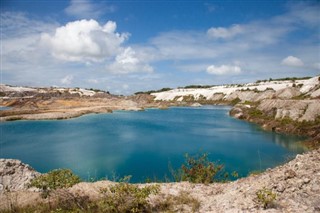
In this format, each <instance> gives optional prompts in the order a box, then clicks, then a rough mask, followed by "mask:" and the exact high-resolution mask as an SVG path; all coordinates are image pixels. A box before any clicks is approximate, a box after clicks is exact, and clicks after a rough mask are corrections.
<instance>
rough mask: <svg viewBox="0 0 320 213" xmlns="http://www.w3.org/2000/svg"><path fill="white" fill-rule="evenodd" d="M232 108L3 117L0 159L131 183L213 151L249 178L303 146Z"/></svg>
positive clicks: (159, 175)
mask: <svg viewBox="0 0 320 213" xmlns="http://www.w3.org/2000/svg"><path fill="white" fill-rule="evenodd" d="M229 110H230V107H225V106H203V107H200V108H192V107H174V108H170V109H169V110H158V109H147V110H145V111H138V112H129V111H115V112H113V113H111V114H90V115H85V116H82V117H79V118H74V119H70V120H57V121H14V122H3V123H1V124H0V127H1V144H0V158H15V159H20V160H22V161H23V162H24V163H27V164H30V165H31V166H32V167H33V168H35V169H36V170H38V171H40V172H48V171H49V170H52V169H57V168H70V169H72V170H73V171H74V172H75V173H76V174H78V175H80V176H81V177H82V178H83V179H84V180H89V179H91V178H93V179H103V178H108V179H112V178H113V176H118V177H123V176H125V175H132V179H131V181H132V182H144V181H145V180H146V178H151V179H163V178H164V176H165V175H167V176H168V177H171V175H170V172H169V169H168V164H169V162H170V164H171V165H172V167H174V168H178V167H180V166H181V164H182V163H183V162H184V155H185V153H189V154H191V155H192V154H197V153H204V152H206V153H209V158H210V160H213V161H219V162H220V163H222V164H224V165H225V169H226V171H229V172H232V171H237V172H238V173H239V174H240V176H246V175H248V173H249V172H250V171H253V170H261V169H266V168H271V167H275V166H277V165H279V164H282V163H284V162H286V161H288V159H290V158H292V157H294V156H295V155H296V154H298V153H302V152H303V151H304V148H303V147H302V146H301V145H300V144H299V143H298V141H301V140H302V138H299V137H295V136H289V135H282V134H277V133H274V132H267V131H264V130H262V129H261V128H260V127H258V126H257V125H254V124H251V123H248V122H245V121H241V120H237V119H234V118H232V117H230V116H229V115H228V112H229Z"/></svg>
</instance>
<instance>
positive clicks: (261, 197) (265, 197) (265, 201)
mask: <svg viewBox="0 0 320 213" xmlns="http://www.w3.org/2000/svg"><path fill="white" fill-rule="evenodd" d="M256 195H257V202H258V203H259V204H260V205H261V206H262V207H263V208H264V209H267V208H272V207H274V206H275V200H276V199H277V195H276V194H275V193H274V192H272V190H270V189H267V188H265V187H264V188H263V189H260V190H258V191H257V192H256Z"/></svg>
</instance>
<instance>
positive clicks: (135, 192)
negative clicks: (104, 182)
mask: <svg viewBox="0 0 320 213" xmlns="http://www.w3.org/2000/svg"><path fill="white" fill-rule="evenodd" d="M129 180H130V177H125V178H124V180H123V181H124V182H121V183H118V184H115V185H113V186H111V187H109V188H106V189H102V190H101V193H102V194H103V195H104V198H103V199H102V200H101V201H100V202H99V207H100V208H101V209H100V210H101V211H102V212H150V211H151V206H150V203H149V202H148V200H147V198H148V197H149V196H150V195H151V194H157V193H158V192H159V190H160V186H159V185H150V186H145V187H143V188H140V187H139V186H138V185H133V184H129V183H128V181H129Z"/></svg>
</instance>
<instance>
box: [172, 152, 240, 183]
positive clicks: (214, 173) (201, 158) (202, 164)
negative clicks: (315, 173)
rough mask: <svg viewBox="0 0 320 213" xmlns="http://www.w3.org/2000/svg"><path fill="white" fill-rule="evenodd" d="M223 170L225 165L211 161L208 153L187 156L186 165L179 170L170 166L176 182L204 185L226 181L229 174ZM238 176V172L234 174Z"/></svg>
mask: <svg viewBox="0 0 320 213" xmlns="http://www.w3.org/2000/svg"><path fill="white" fill-rule="evenodd" d="M223 168H224V166H223V165H221V164H215V163H214V162H211V161H209V159H208V154H206V153H204V154H202V155H195V156H189V155H188V154H186V156H185V164H182V166H181V168H180V169H178V170H174V169H172V167H171V166H169V169H170V171H171V174H172V175H173V177H174V179H175V181H177V182H179V181H189V182H191V183H204V184H209V183H213V182H220V181H225V180H226V179H227V178H228V177H229V174H228V173H226V172H225V173H224V172H223ZM237 175H238V174H237V173H236V172H235V173H233V174H232V176H234V177H237Z"/></svg>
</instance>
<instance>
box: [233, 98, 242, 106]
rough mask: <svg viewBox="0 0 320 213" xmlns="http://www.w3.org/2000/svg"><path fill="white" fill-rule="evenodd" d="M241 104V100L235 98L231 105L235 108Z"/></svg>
mask: <svg viewBox="0 0 320 213" xmlns="http://www.w3.org/2000/svg"><path fill="white" fill-rule="evenodd" d="M239 102H241V99H240V98H235V99H233V100H232V101H231V105H232V106H234V105H236V104H237V103H239Z"/></svg>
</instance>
